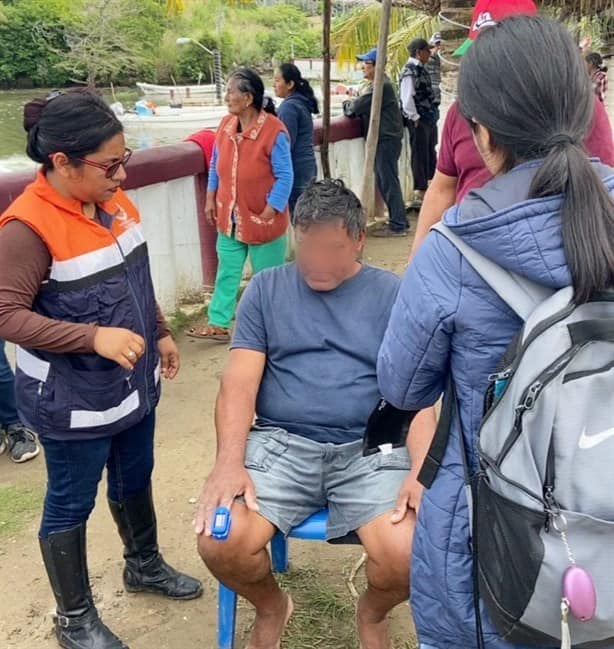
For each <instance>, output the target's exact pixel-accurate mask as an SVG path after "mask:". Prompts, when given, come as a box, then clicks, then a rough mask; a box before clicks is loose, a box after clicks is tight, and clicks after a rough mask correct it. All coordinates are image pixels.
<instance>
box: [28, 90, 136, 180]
mask: <svg viewBox="0 0 614 649" xmlns="http://www.w3.org/2000/svg"><path fill="white" fill-rule="evenodd" d="M23 127H24V129H25V130H26V131H27V133H28V143H27V147H26V153H27V154H28V157H29V158H31V159H32V160H34V162H38V163H40V164H42V165H43V168H44V169H45V170H46V171H49V170H50V169H52V168H53V165H52V163H51V160H50V156H51V155H52V154H54V153H64V154H66V156H68V158H70V159H71V160H73V161H76V159H77V158H84V157H85V156H86V155H89V154H90V153H95V152H96V151H98V150H99V149H100V147H101V146H102V145H103V144H104V143H105V142H106V141H107V140H109V139H111V138H112V137H114V136H115V135H117V134H118V133H121V132H122V131H123V127H122V124H121V122H120V121H119V120H118V119H117V117H116V115H115V113H114V112H113V111H112V110H111V109H110V108H109V106H108V105H107V104H106V103H105V102H104V100H103V99H101V98H100V97H99V96H98V95H96V94H94V93H92V92H90V91H87V90H81V89H78V90H74V91H67V92H57V91H56V92H53V93H51V94H50V95H49V96H47V97H46V98H45V99H34V100H32V101H30V102H28V103H27V104H26V105H25V106H24V109H23Z"/></svg>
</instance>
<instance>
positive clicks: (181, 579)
mask: <svg viewBox="0 0 614 649" xmlns="http://www.w3.org/2000/svg"><path fill="white" fill-rule="evenodd" d="M109 507H110V508H111V513H112V514H113V518H114V520H115V522H116V523H117V529H118V530H119V535H120V536H121V539H122V541H123V542H124V559H125V560H126V567H125V568H124V586H125V587H126V590H127V591H128V592H129V593H139V592H148V593H158V594H159V595H164V596H165V597H169V598H170V599H196V598H197V597H200V596H201V595H202V592H203V588H202V584H201V583H200V581H198V579H194V578H193V577H189V576H188V575H184V574H183V573H181V572H177V570H175V569H174V568H172V567H171V566H169V565H168V563H166V561H164V559H163V558H162V555H161V554H160V552H159V550H158V534H157V526H156V513H155V511H154V506H153V500H152V496H151V486H150V487H149V488H147V489H146V490H145V491H143V492H142V493H140V494H138V495H136V496H133V497H132V498H130V499H129V500H124V501H123V502H120V503H116V502H113V501H111V500H110V501H109Z"/></svg>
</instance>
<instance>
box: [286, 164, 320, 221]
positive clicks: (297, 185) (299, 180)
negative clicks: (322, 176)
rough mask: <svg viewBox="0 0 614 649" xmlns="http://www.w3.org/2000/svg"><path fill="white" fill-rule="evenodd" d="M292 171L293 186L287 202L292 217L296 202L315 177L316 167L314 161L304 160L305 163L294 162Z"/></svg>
mask: <svg viewBox="0 0 614 649" xmlns="http://www.w3.org/2000/svg"><path fill="white" fill-rule="evenodd" d="M293 171H294V184H293V185H292V191H291V192H290V200H289V201H288V207H289V208H290V216H293V214H294V208H295V207H296V201H298V199H299V197H300V195H301V194H302V193H303V192H304V191H305V190H306V189H307V187H308V186H309V183H310V182H311V181H312V180H313V179H314V178H315V177H316V176H317V174H318V167H317V165H316V163H315V160H306V161H305V162H295V163H294V165H293ZM293 220H294V219H293Z"/></svg>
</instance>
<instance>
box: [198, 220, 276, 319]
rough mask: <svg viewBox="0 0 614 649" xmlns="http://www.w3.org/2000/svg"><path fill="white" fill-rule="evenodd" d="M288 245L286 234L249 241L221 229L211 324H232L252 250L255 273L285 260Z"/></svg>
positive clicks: (210, 313) (210, 310)
mask: <svg viewBox="0 0 614 649" xmlns="http://www.w3.org/2000/svg"><path fill="white" fill-rule="evenodd" d="M287 246H288V244H287V237H286V235H285V234H284V235H283V236H281V237H279V239H275V240H274V241H270V242H269V243H262V244H260V245H249V244H247V243H241V241H237V240H236V239H235V238H234V237H227V236H226V235H225V234H222V233H220V232H218V234H217V245H216V250H217V258H218V268H217V275H216V277H215V288H214V289H213V297H212V298H211V304H210V305H209V324H210V325H213V326H215V327H226V328H228V327H230V323H231V322H232V319H233V317H234V314H235V308H236V306H237V296H238V295H239V287H240V285H241V277H242V276H243V266H245V261H246V260H247V255H248V254H249V259H250V261H251V264H252V269H253V271H254V273H258V272H260V271H261V270H264V269H265V268H272V267H274V266H281V265H282V264H284V263H285V261H286V249H287Z"/></svg>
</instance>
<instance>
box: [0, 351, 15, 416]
mask: <svg viewBox="0 0 614 649" xmlns="http://www.w3.org/2000/svg"><path fill="white" fill-rule="evenodd" d="M18 423H19V415H18V414H17V406H16V404H15V375H14V374H13V370H12V369H11V366H10V365H9V360H8V358H7V357H6V354H5V353H4V340H0V426H2V427H3V428H6V427H7V426H12V425H13V424H18Z"/></svg>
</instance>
